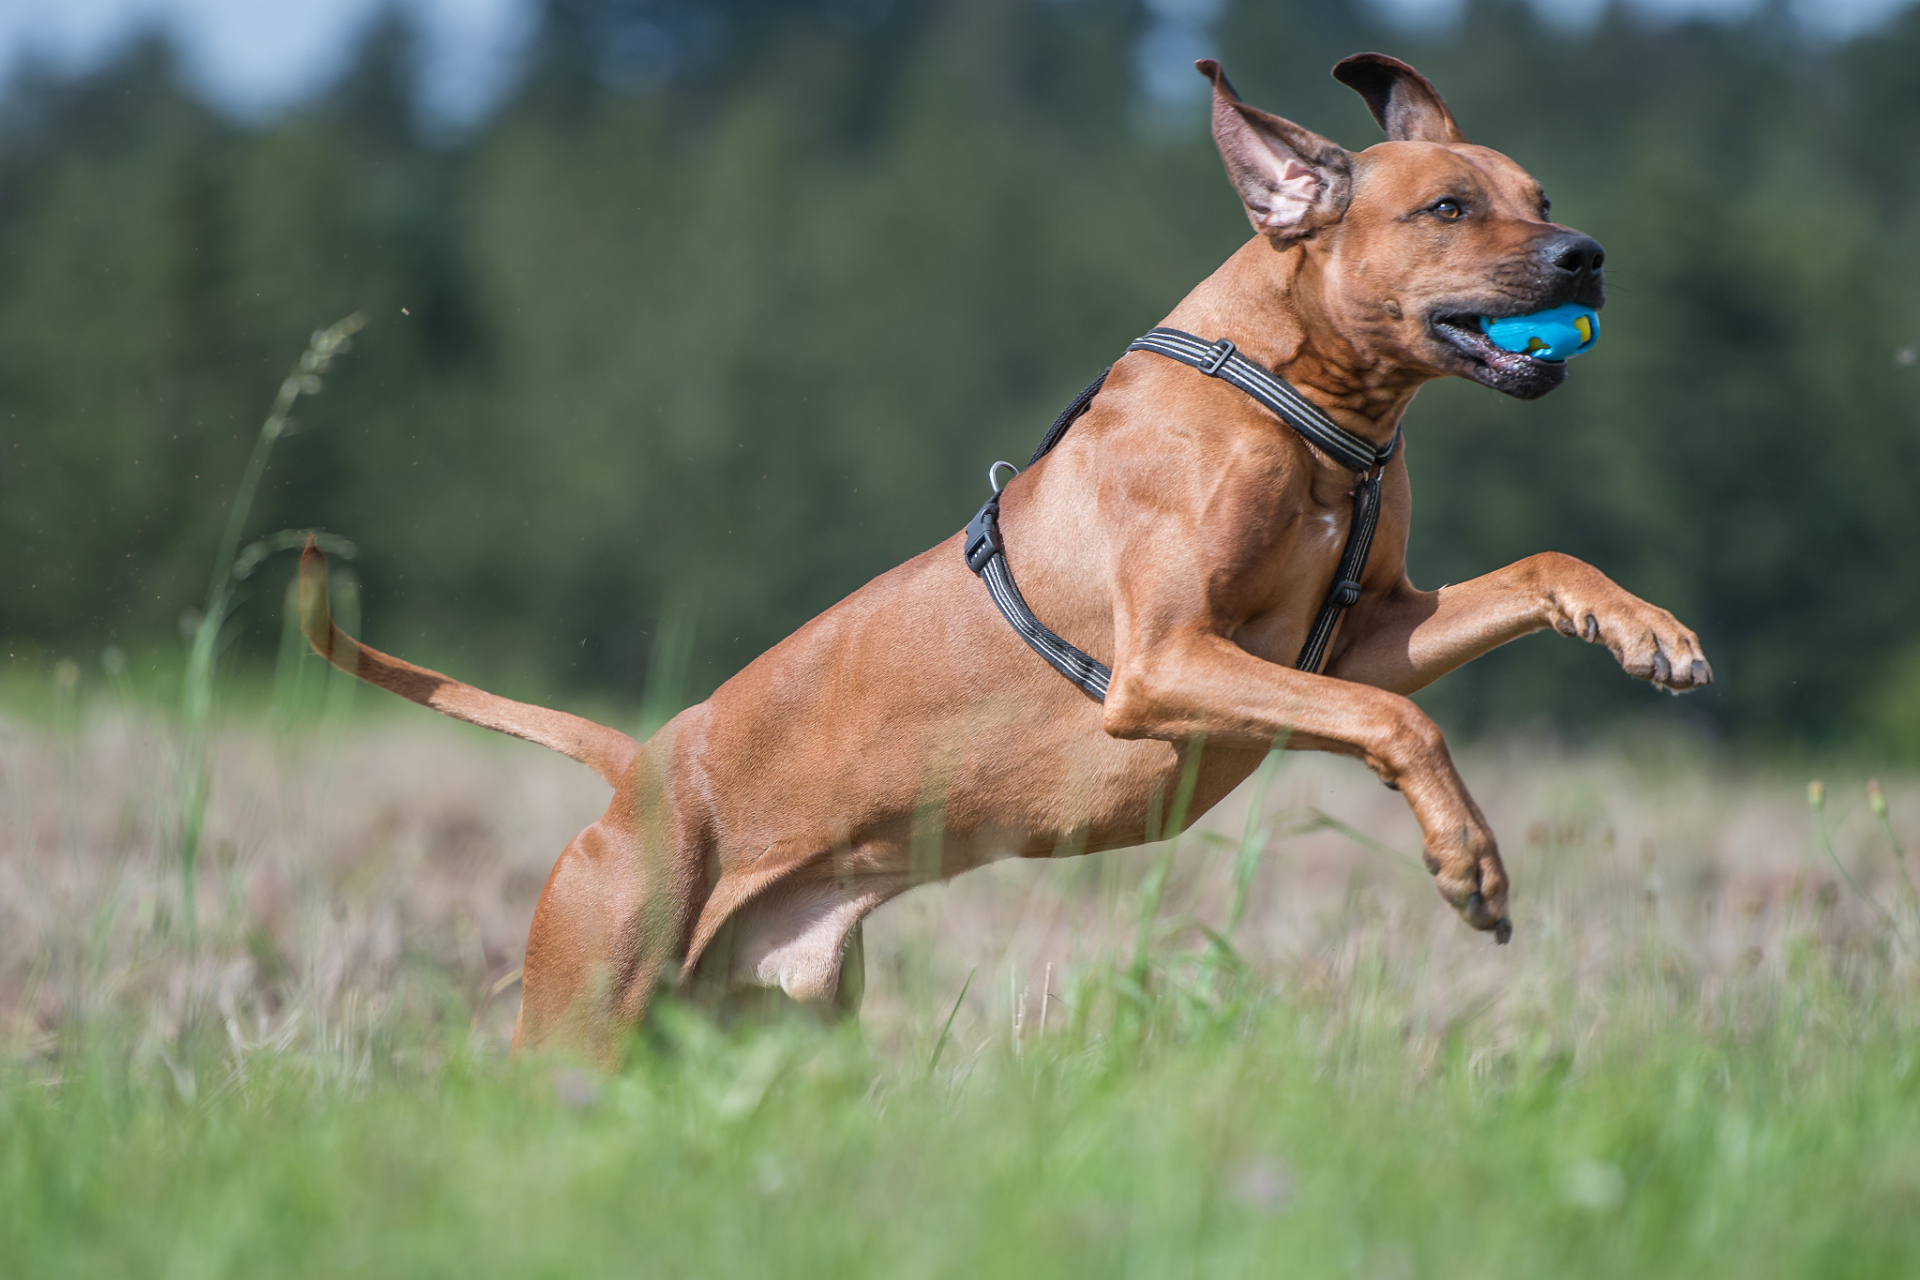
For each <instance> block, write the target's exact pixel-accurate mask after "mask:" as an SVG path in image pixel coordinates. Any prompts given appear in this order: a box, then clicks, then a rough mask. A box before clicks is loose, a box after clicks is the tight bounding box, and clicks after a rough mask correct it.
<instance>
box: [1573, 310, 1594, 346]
mask: <svg viewBox="0 0 1920 1280" xmlns="http://www.w3.org/2000/svg"><path fill="white" fill-rule="evenodd" d="M1573 327H1574V328H1576V329H1578V330H1579V331H1580V341H1581V342H1582V343H1588V342H1592V341H1593V318H1592V317H1591V316H1575V317H1574V318H1573Z"/></svg>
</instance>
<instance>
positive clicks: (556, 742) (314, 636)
mask: <svg viewBox="0 0 1920 1280" xmlns="http://www.w3.org/2000/svg"><path fill="white" fill-rule="evenodd" d="M300 628H301V630H303V631H305V632H306V633H307V641H308V643H310V644H312V645H313V648H314V652H316V653H318V654H319V655H320V656H321V657H323V658H325V659H326V660H327V661H328V662H331V663H332V664H333V665H334V666H336V667H338V668H340V669H341V670H342V671H344V672H346V673H347V674H348V675H351V676H358V677H360V678H361V679H362V680H365V681H366V682H367V683H368V684H377V685H379V686H380V687H381V688H382V689H387V690H391V691H392V692H394V693H397V694H399V695H400V696H401V697H403V698H411V699H412V700H413V701H415V702H417V703H419V704H420V705H421V706H423V707H432V708H433V709H434V710H435V711H438V712H440V713H441V714H442V715H449V716H452V717H453V718H454V719H455V720H465V721H466V722H467V723H468V724H477V725H479V726H480V727H481V728H483V729H497V730H499V731H500V732H501V733H510V734H512V735H513V736H514V737H516V738H525V739H526V740H527V741H528V742H537V743H539V744H540V745H541V746H543V747H552V748H553V749H554V750H555V751H558V752H559V753H560V754H561V755H563V756H567V757H569V758H570V759H574V760H578V761H579V762H580V763H581V764H584V765H585V766H587V768H589V769H591V770H593V771H594V772H595V773H597V774H599V775H600V776H601V777H603V778H605V779H606V780H607V781H608V782H610V783H612V784H613V785H614V786H616V787H617V786H619V785H620V779H621V777H622V776H623V775H624V774H625V773H626V771H627V765H628V764H629V763H631V762H632V760H633V755H634V752H636V751H638V750H639V749H640V744H639V743H637V742H635V741H634V740H633V739H632V738H629V737H628V736H627V735H626V734H624V733H621V732H620V731H619V730H618V729H609V728H607V727H606V726H605V725H600V724H595V723H594V722H593V721H591V720H583V719H581V718H580V717H579V716H572V715H568V714H567V713H566V712H564V711H554V710H552V709H550V708H547V707H535V706H531V705H529V704H527V703H525V702H515V701H513V700H512V699H511V698H502V697H499V696H498V695H496V694H491V693H488V692H486V691H485V690H484V689H476V688H474V687H473V686H472V685H470V684H461V683H460V682H459V681H458V680H454V679H451V678H449V677H447V676H443V675H441V674H440V673H439V672H438V671H429V670H427V669H426V668H425V667H416V666H414V665H413V664H412V663H411V662H404V661H402V660H401V659H399V658H394V657H390V656H388V655H387V654H384V653H381V652H380V651H379V650H378V649H369V648H368V647H367V646H366V645H363V644H361V643H360V642H359V641H358V640H355V639H354V638H353V637H352V636H350V635H348V634H347V633H346V632H344V631H342V630H341V629H340V628H339V627H338V626H336V625H335V624H334V621H333V612H332V610H331V609H329V608H328V607H327V558H326V556H325V555H323V554H321V551H320V548H319V546H318V545H316V544H315V542H314V540H313V539H312V538H308V539H307V549H306V550H305V551H304V552H302V553H301V555H300Z"/></svg>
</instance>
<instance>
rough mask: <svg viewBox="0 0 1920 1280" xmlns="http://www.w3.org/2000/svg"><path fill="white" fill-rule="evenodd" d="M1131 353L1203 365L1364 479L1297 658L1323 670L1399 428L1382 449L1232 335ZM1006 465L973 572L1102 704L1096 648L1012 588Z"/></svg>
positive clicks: (1095, 390) (1353, 595)
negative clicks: (1052, 622)
mask: <svg viewBox="0 0 1920 1280" xmlns="http://www.w3.org/2000/svg"><path fill="white" fill-rule="evenodd" d="M1127 350H1128V351H1151V352H1153V353H1154V354H1155V355H1160V356H1165V357H1167V358H1168V359H1170V360H1178V361H1179V362H1180V363H1181V364H1184V365H1188V366H1191V367H1192V368H1195V369H1198V370H1199V371H1200V372H1201V373H1204V374H1206V375H1207V376H1208V377H1212V378H1219V379H1221V380H1222V381H1224V382H1230V383H1232V384H1233V385H1234V386H1236V387H1238V388H1240V390H1242V391H1244V392H1246V393H1247V394H1248V395H1250V396H1252V397H1253V398H1254V399H1255V400H1258V401H1259V402H1260V403H1261V404H1262V405H1264V406H1265V407H1266V408H1268V409H1269V410H1271V411H1272V412H1273V413H1274V415H1275V416H1276V417H1278V418H1279V419H1280V420H1281V421H1282V422H1284V423H1286V424H1287V425H1288V426H1290V427H1292V428H1293V429H1294V430H1295V431H1297V432H1299V433H1300V435H1301V436H1303V437H1304V438H1305V439H1306V441H1307V443H1309V444H1311V445H1313V446H1314V447H1315V448H1316V449H1318V450H1320V451H1321V452H1322V453H1324V454H1326V455H1327V456H1328V457H1330V458H1332V459H1333V460H1334V461H1335V462H1337V463H1339V464H1340V465H1341V466H1343V467H1345V468H1347V470H1349V471H1356V472H1358V473H1360V477H1361V480H1360V484H1359V485H1358V486H1357V487H1356V488H1355V489H1354V491H1353V521H1352V523H1351V524H1350V525H1349V526H1348V528H1347V545H1346V548H1345V550H1343V551H1342V552H1341V553H1340V567H1339V569H1338V571H1337V572H1336V573H1335V574H1334V579H1333V586H1332V588H1331V589H1329V590H1328V592H1327V599H1326V603H1324V604H1322V605H1321V606H1320V614H1319V616H1318V617H1316V618H1315V619H1314V620H1313V630H1312V631H1310V632H1308V634H1307V642H1306V644H1305V645H1304V646H1302V647H1301V650H1300V658H1299V661H1298V662H1296V663H1295V664H1294V665H1295V666H1297V667H1298V668H1299V669H1300V670H1302V671H1311V672H1315V673H1318V672H1319V670H1320V666H1321V664H1322V663H1324V662H1325V661H1326V657H1327V642H1328V641H1329V640H1331V639H1332V638H1333V628H1334V626H1335V624H1336V623H1338V622H1339V621H1340V615H1341V614H1342V613H1344V612H1345V611H1346V609H1347V607H1348V606H1349V605H1351V604H1353V603H1354V602H1355V601H1357V600H1358V599H1359V598H1360V574H1361V573H1362V571H1364V570H1365V568H1366V566H1367V555H1368V553H1369V552H1370V551H1372V550H1373V533H1374V529H1375V528H1376V527H1378V525H1379V523H1380V475H1381V473H1382V472H1383V471H1385V470H1386V466H1387V462H1388V461H1389V460H1390V459H1391V458H1392V457H1393V455H1394V453H1395V452H1396V451H1397V450H1398V449H1399V448H1400V433H1399V432H1398V431H1395V432H1394V433H1393V439H1391V440H1389V441H1387V443H1386V444H1384V445H1381V446H1375V445H1374V444H1373V442H1372V441H1370V440H1367V439H1364V438H1362V437H1360V436H1357V435H1355V434H1354V433H1353V432H1351V431H1348V430H1347V429H1346V428H1345V427H1342V426H1341V425H1340V424H1339V423H1337V422H1335V421H1334V420H1333V419H1332V418H1329V417H1328V416H1327V415H1326V414H1324V413H1322V412H1321V411H1320V410H1319V409H1318V408H1317V407H1315V406H1314V404H1313V403H1312V402H1311V401H1309V400H1308V399H1307V398H1306V397H1305V396H1303V395H1301V394H1300V393H1299V392H1298V391H1296V390H1294V389H1293V387H1292V386H1290V385H1289V384H1288V383H1287V381H1286V379H1284V378H1281V377H1278V376H1276V375H1274V374H1273V373H1271V372H1269V371H1268V370H1266V369H1263V368H1261V367H1260V366H1259V365H1257V364H1255V363H1254V362H1253V361H1251V360H1249V359H1247V358H1246V357H1245V356H1243V355H1241V354H1240V353H1239V352H1238V351H1237V350H1236V349H1235V348H1234V345H1233V343H1232V342H1231V341H1229V340H1228V339H1226V338H1222V339H1220V341H1218V342H1208V341H1206V340H1205V339H1203V338H1196V337H1194V336H1193V335H1192V334H1190V333H1185V332H1183V331H1181V330H1179V329H1154V330H1152V331H1151V332H1149V333H1147V334H1146V335H1145V336H1143V337H1140V338H1136V339H1134V340H1133V341H1132V342H1131V343H1129V344H1128V345H1127ZM1112 371H1113V370H1112V366H1108V368H1107V369H1105V370H1103V371H1102V372H1101V374H1100V376H1099V377H1097V378H1095V379H1094V380H1093V381H1092V382H1091V383H1089V384H1088V386H1087V389H1086V390H1085V391H1082V392H1081V393H1080V394H1079V395H1077V396H1075V397H1074V398H1073V402H1072V403H1071V404H1069V405H1068V406H1067V407H1066V408H1065V409H1062V410H1061V411H1060V416H1059V417H1058V418H1055V419H1054V420H1053V425H1052V426H1051V427H1049V428H1048V429H1047V434H1046V436H1045V437H1044V438H1042V439H1041V441H1040V447H1039V448H1038V449H1035V450H1034V451H1033V457H1032V458H1031V459H1029V460H1028V462H1027V465H1028V466H1032V465H1033V464H1034V463H1036V462H1038V461H1040V459H1042V458H1044V457H1046V456H1047V454H1048V452H1049V451H1051V450H1052V448H1053V447H1054V446H1055V445H1057V444H1059V443H1060V438H1061V437H1062V436H1064V435H1066V434H1067V428H1068V427H1071V426H1072V425H1073V424H1074V422H1075V420H1076V419H1078V418H1079V417H1080V415H1081V414H1083V413H1085V412H1086V411H1087V407H1088V406H1089V405H1091V404H1092V403H1093V398H1094V396H1096V395H1098V394H1099V393H1100V388H1101V386H1102V385H1104V384H1105V382H1106V380H1107V374H1108V373H1111V372H1112ZM1002 467H1005V468H1006V469H1007V470H1009V471H1013V472H1014V473H1015V474H1016V475H1017V474H1019V471H1018V468H1016V467H1015V466H1014V465H1013V464H1012V463H1011V462H996V463H994V464H993V466H991V467H989V468H988V469H987V483H988V484H989V485H992V486H993V496H992V497H991V498H988V499H987V500H986V502H985V503H984V504H982V505H981V507H980V510H979V511H978V512H976V513H975V514H974V517H973V519H972V520H970V521H969V522H968V523H967V532H966V537H965V539H964V541H963V543H962V546H963V547H964V549H965V552H966V557H967V568H969V569H971V570H973V571H974V572H975V573H977V574H979V575H980V580H981V581H982V582H984V583H986V584H987V594H988V595H990V596H992V597H993V603H994V604H995V605H996V606H997V607H998V608H999V610H1000V613H1001V616H1003V617H1004V618H1006V620H1007V622H1008V624H1009V625H1010V626H1012V627H1013V629H1014V630H1015V631H1017V632H1019V633H1020V638H1021V639H1022V640H1025V641H1026V642H1027V644H1028V645H1029V646H1030V647H1031V648H1032V649H1033V651H1034V652H1035V653H1037V654H1039V655H1040V656H1041V657H1043V658H1045V659H1046V660H1047V662H1048V663H1049V664H1050V665H1051V666H1052V667H1053V669H1054V670H1055V671H1058V672H1059V673H1060V674H1061V675H1063V676H1065V677H1066V678H1067V679H1069V680H1071V681H1073V683H1074V684H1076V685H1078V686H1079V687H1080V689H1081V691H1082V692H1083V693H1085V694H1086V695H1087V696H1088V697H1089V698H1092V699H1093V700H1094V701H1095V702H1105V701H1106V700H1107V685H1108V683H1109V682H1110V681H1111V680H1112V679H1113V671H1112V669H1111V668H1109V667H1108V666H1107V665H1106V664H1105V663H1103V662H1101V661H1099V660H1098V659H1096V658H1095V657H1094V656H1093V655H1092V654H1089V653H1085V652H1083V651H1082V650H1080V649H1078V648H1075V647H1074V646H1073V645H1071V644H1069V643H1068V642H1067V641H1065V640H1063V639H1061V638H1060V636H1059V635H1057V634H1056V633H1055V632H1053V631H1052V630H1051V629H1049V628H1048V627H1047V625H1046V624H1045V623H1043V622H1041V621H1040V619H1038V618H1036V617H1034V616H1033V610H1032V609H1029V608H1028V607H1027V602H1026V600H1025V599H1024V598H1022V597H1021V595H1020V588H1019V587H1017V586H1015V585H1014V582H1013V571H1012V570H1011V569H1009V568H1008V567H1007V556H1006V545H1005V544H1004V543H1003V542H1001V540H1000V488H1001V486H1000V485H999V483H998V482H997V479H996V477H997V476H998V474H999V471H1000V468H1002Z"/></svg>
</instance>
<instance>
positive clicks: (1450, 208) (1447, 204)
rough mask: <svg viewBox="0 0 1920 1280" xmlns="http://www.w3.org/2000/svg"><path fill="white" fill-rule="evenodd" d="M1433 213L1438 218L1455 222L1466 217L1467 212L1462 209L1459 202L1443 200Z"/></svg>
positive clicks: (1433, 209)
mask: <svg viewBox="0 0 1920 1280" xmlns="http://www.w3.org/2000/svg"><path fill="white" fill-rule="evenodd" d="M1431 212H1432V214H1433V216H1434V217H1436V218H1445V219H1446V220H1447V221H1448V222H1453V221H1456V220H1458V219H1459V218H1461V217H1463V216H1465V214H1466V212H1467V211H1466V210H1465V209H1463V208H1461V207H1460V202H1459V201H1458V200H1442V201H1440V202H1439V203H1438V204H1435V205H1434V206H1433V208H1432V210H1431Z"/></svg>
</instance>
